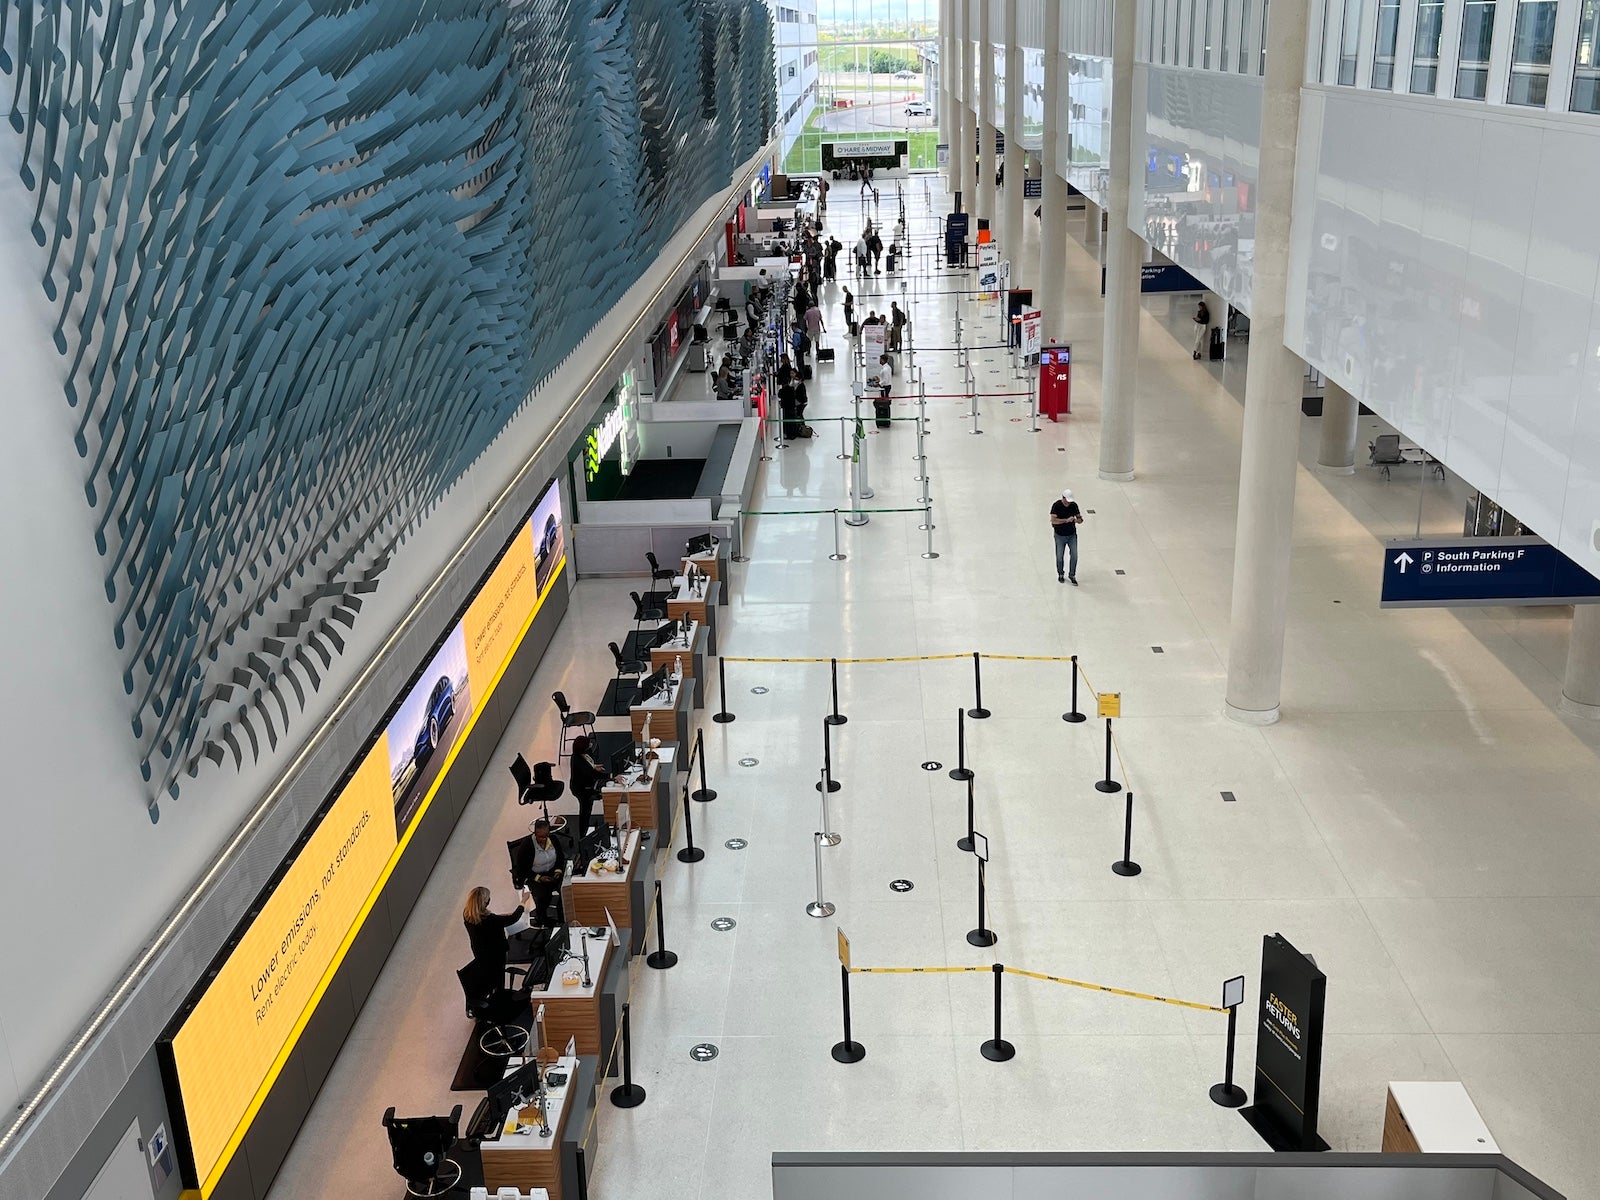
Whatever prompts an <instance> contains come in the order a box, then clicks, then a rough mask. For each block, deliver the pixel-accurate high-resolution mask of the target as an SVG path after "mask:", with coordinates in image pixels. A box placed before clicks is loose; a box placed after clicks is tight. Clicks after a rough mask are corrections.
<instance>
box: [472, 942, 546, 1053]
mask: <svg viewBox="0 0 1600 1200" xmlns="http://www.w3.org/2000/svg"><path fill="white" fill-rule="evenodd" d="M456 978H457V979H459V980H460V981H461V994H462V996H463V997H465V999H466V1006H467V1016H468V1017H469V1018H470V1019H471V1020H472V1021H473V1022H474V1023H475V1024H477V1025H479V1026H482V1027H484V1028H483V1032H482V1033H481V1034H479V1035H478V1047H479V1049H481V1050H482V1051H483V1052H484V1053H485V1054H488V1055H492V1056H494V1057H498V1058H510V1057H511V1056H512V1055H515V1054H521V1053H522V1052H523V1050H525V1049H527V1046H528V1031H527V1030H526V1029H524V1028H523V1027H522V1026H521V1025H519V1024H517V1019H518V1018H519V1017H521V1016H522V1014H523V1012H524V1010H525V1009H526V1008H527V1006H528V993H527V990H526V986H525V985H526V983H527V979H528V968H526V967H512V966H508V967H506V968H505V973H504V976H503V977H502V975H501V970H500V968H499V967H498V966H497V965H495V964H494V963H487V962H479V961H478V960H477V959H473V960H472V961H471V962H469V963H468V964H467V965H466V966H464V967H462V968H461V969H460V970H458V971H457V972H456ZM519 984H520V986H519Z"/></svg>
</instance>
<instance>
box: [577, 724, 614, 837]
mask: <svg viewBox="0 0 1600 1200" xmlns="http://www.w3.org/2000/svg"><path fill="white" fill-rule="evenodd" d="M593 746H594V743H593V741H592V740H591V739H590V738H588V737H587V736H580V737H578V738H577V739H576V740H575V741H574V742H573V743H572V759H571V766H572V776H571V787H572V794H573V795H574V796H576V797H577V799H578V828H577V832H575V833H570V834H568V836H569V837H574V838H581V837H583V835H584V834H586V833H588V832H589V825H590V822H591V820H592V819H593V817H594V806H595V805H596V804H597V803H599V801H600V789H601V788H603V787H604V786H605V785H606V784H607V783H608V782H610V780H611V775H610V772H608V771H607V770H606V769H605V768H604V767H602V766H601V765H600V764H599V763H597V762H596V761H595V760H594V757H593V755H592V753H591V751H592V749H593ZM602 812H603V810H602Z"/></svg>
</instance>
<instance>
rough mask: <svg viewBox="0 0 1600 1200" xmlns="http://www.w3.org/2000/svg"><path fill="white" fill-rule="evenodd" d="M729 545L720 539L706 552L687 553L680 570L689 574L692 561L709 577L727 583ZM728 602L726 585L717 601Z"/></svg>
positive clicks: (720, 602)
mask: <svg viewBox="0 0 1600 1200" xmlns="http://www.w3.org/2000/svg"><path fill="white" fill-rule="evenodd" d="M727 545H728V543H727V542H724V541H718V542H717V544H716V545H715V546H713V547H712V548H711V549H709V550H707V551H706V552H705V553H704V554H685V555H684V556H683V561H682V562H681V563H679V565H678V570H679V571H680V572H682V573H685V574H687V573H688V570H689V566H690V564H691V563H692V564H693V565H694V569H695V570H697V571H700V572H703V573H704V574H705V575H706V576H707V577H708V578H711V579H715V580H716V581H717V582H718V583H726V582H727V579H728V577H727V562H728V551H727ZM727 602H728V589H727V588H726V587H724V588H722V589H721V590H720V591H719V592H718V594H717V603H718V604H726V603H727Z"/></svg>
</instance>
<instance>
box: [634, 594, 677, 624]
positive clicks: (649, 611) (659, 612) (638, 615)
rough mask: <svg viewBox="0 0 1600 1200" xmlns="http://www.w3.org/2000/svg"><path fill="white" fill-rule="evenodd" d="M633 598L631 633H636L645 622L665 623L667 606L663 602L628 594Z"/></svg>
mask: <svg viewBox="0 0 1600 1200" xmlns="http://www.w3.org/2000/svg"><path fill="white" fill-rule="evenodd" d="M628 595H630V596H632V597H633V631H634V632H635V633H638V632H639V630H640V629H642V628H643V627H644V623H645V622H646V621H665V620H666V619H667V605H666V602H665V601H664V600H657V599H651V600H646V599H645V598H644V597H643V596H641V595H639V593H638V592H629V593H628Z"/></svg>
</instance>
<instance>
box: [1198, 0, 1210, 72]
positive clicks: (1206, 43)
mask: <svg viewBox="0 0 1600 1200" xmlns="http://www.w3.org/2000/svg"><path fill="white" fill-rule="evenodd" d="M1200 65H1201V66H1202V67H1207V68H1209V67H1210V66H1211V0H1206V15H1205V24H1204V25H1203V26H1201V28H1200Z"/></svg>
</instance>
